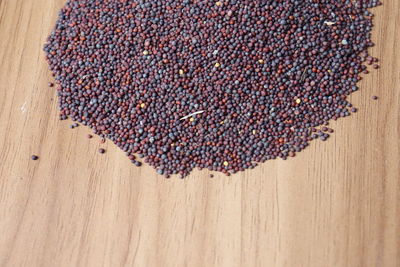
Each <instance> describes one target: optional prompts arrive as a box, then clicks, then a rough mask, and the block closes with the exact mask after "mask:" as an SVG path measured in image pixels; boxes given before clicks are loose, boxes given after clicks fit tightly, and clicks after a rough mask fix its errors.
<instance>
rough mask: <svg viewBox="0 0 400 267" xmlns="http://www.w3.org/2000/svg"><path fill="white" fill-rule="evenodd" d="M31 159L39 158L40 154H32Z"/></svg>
mask: <svg viewBox="0 0 400 267" xmlns="http://www.w3.org/2000/svg"><path fill="white" fill-rule="evenodd" d="M31 159H32V160H38V159H39V157H38V156H36V155H32V156H31Z"/></svg>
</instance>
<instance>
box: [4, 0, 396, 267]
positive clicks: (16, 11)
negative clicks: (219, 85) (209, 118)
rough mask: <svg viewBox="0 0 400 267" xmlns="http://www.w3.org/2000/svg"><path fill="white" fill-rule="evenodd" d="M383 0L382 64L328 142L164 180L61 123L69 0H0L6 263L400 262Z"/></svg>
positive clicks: (389, 49)
mask: <svg viewBox="0 0 400 267" xmlns="http://www.w3.org/2000/svg"><path fill="white" fill-rule="evenodd" d="M384 2H385V5H384V6H381V7H378V8H376V9H375V10H374V12H375V14H376V17H375V19H374V22H375V24H376V27H375V29H374V31H373V40H374V41H375V43H376V44H377V46H375V47H374V48H373V49H372V50H371V51H372V55H374V56H377V57H379V58H380V59H381V69H380V70H378V71H372V73H371V74H370V75H368V76H367V77H365V78H364V79H363V81H362V82H361V90H360V91H358V92H356V93H355V94H354V95H352V96H351V100H352V101H353V103H355V104H356V106H357V107H358V108H359V112H358V113H357V114H355V115H354V116H351V117H349V118H346V119H343V120H340V121H338V122H336V123H334V124H333V127H334V129H335V134H334V135H333V137H332V138H330V139H329V141H327V142H325V143H323V142H314V143H313V144H312V145H311V147H310V148H308V149H307V150H306V151H304V152H303V153H300V154H299V155H298V156H297V157H296V158H294V159H290V160H288V161H283V160H276V161H272V162H268V163H266V164H263V165H262V166H261V167H258V168H256V169H254V170H249V171H246V172H244V173H240V174H237V175H234V176H232V177H229V178H228V177H225V176H223V175H216V177H215V178H214V179H210V178H208V174H209V172H207V171H202V172H199V171H195V172H194V173H193V174H192V175H191V176H190V177H189V178H187V179H186V180H180V179H177V178H174V179H170V180H166V179H163V178H162V177H161V176H158V175H156V174H155V172H154V170H152V169H150V168H149V167H147V166H144V167H142V168H137V167H134V166H133V165H132V164H131V163H130V162H129V160H128V159H127V158H126V157H125V155H124V153H123V152H122V151H119V150H118V149H117V148H116V147H115V146H114V145H113V144H111V143H110V142H107V143H106V144H105V145H104V146H103V145H101V144H99V138H97V137H96V138H93V139H91V140H89V139H87V138H86V134H87V133H89V130H88V129H86V128H85V127H79V128H78V129H74V130H71V129H69V128H68V126H69V124H70V122H66V121H64V122H60V121H58V114H57V109H56V99H55V90H54V89H50V88H48V87H47V83H48V82H49V81H50V80H51V79H50V74H49V72H48V70H47V65H46V63H45V60H44V55H43V52H42V46H43V43H44V42H45V39H46V37H47V35H48V34H49V32H50V31H51V28H52V24H53V23H54V22H55V19H56V16H57V11H58V9H59V8H60V7H61V6H62V4H63V1H62V0H54V1H52V0H0V59H1V65H0V266H2V267H4V266H12V267H15V266H57V267H59V266H68V267H71V266H140V267H141V266H143V267H153V266H156V267H159V266H160V267H169V266H178V267H180V266H190V267H212V266H217V267H225V266H226V267H239V266H244V267H252V266H260V267H270V266H272V267H275V266H278V267H281V266H289V267H292V266H296V267H299V266H306V267H309V266H351V267H357V266H360V267H364V266H377V267H382V266H384V267H389V266H393V267H395V266H400V206H399V205H400V167H399V164H400V146H399V137H400V134H399V132H400V121H399V114H400V45H399V35H400V1H398V0H386V1H384ZM375 94H376V95H378V96H379V100H378V101H372V100H371V96H372V95H375ZM101 146H102V147H105V148H106V149H107V153H106V154H104V155H100V154H99V153H98V152H97V150H98V148H99V147H101ZM31 154H38V155H39V156H40V160H39V161H32V160H30V155H31Z"/></svg>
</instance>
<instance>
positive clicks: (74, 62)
mask: <svg viewBox="0 0 400 267" xmlns="http://www.w3.org/2000/svg"><path fill="white" fill-rule="evenodd" d="M377 5H380V2H379V1H377V0H310V1H301V0H279V1H278V0H263V1H261V0H242V1H241V0H223V1H215V2H214V1H210V0H179V1H176V0H163V1H159V0H146V1H144V0H134V1H132V0H119V1H111V0H110V1H100V0H69V1H68V2H67V4H66V5H65V7H64V8H63V9H62V10H61V12H60V15H59V19H58V21H57V24H56V27H55V29H54V30H53V32H52V33H51V35H50V37H49V38H48V42H47V43H46V45H45V49H44V50H45V52H46V55H47V60H48V62H49V65H50V69H51V70H52V72H53V74H54V76H55V79H56V81H57V91H58V99H59V108H60V118H61V119H67V118H71V119H72V120H74V121H76V122H79V123H81V124H83V125H87V126H89V127H90V128H92V129H93V131H94V132H95V133H96V134H98V135H100V136H102V137H106V138H108V139H110V140H112V141H113V142H114V143H115V144H116V145H117V146H118V147H120V148H121V149H122V150H123V151H125V152H126V153H127V156H128V157H129V158H130V159H131V160H132V162H133V163H134V164H135V165H137V166H140V165H141V163H140V162H139V161H137V160H136V157H135V156H134V154H137V155H138V156H139V157H140V158H144V161H145V162H147V163H148V164H150V165H151V166H153V167H154V168H156V169H157V172H158V173H159V174H163V175H165V176H166V177H169V176H170V175H172V174H180V176H181V177H184V176H186V175H188V174H189V172H190V171H191V170H192V169H193V168H195V167H198V168H200V169H202V168H208V169H210V170H213V171H220V172H223V173H225V174H227V175H229V174H231V173H235V172H237V171H243V170H245V169H247V168H252V167H254V166H255V165H256V164H257V163H259V162H264V161H266V160H270V159H275V158H277V157H280V158H283V159H286V158H287V157H290V156H295V153H296V152H299V151H301V150H303V149H304V148H305V147H306V146H307V145H308V144H309V142H310V141H312V140H313V139H318V138H319V139H321V140H326V139H327V138H328V137H329V133H331V132H333V130H332V129H330V128H327V127H322V128H321V127H319V126H326V125H328V122H329V120H332V119H333V120H336V119H338V118H339V117H346V116H348V115H350V111H351V107H352V105H351V104H350V103H349V102H348V101H347V100H346V99H347V96H348V95H349V94H351V93H352V92H354V91H356V90H357V89H358V87H357V85H356V83H357V81H359V80H360V79H361V77H360V74H361V73H362V72H364V73H368V71H367V67H366V66H365V65H364V62H366V63H368V64H375V65H376V62H377V59H375V58H372V57H371V56H369V55H368V52H367V49H368V47H370V46H372V45H373V43H372V42H371V40H370V31H371V28H372V17H373V14H372V13H370V11H368V8H372V7H375V6H377ZM374 68H378V65H376V67H374ZM317 127H318V128H317Z"/></svg>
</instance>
